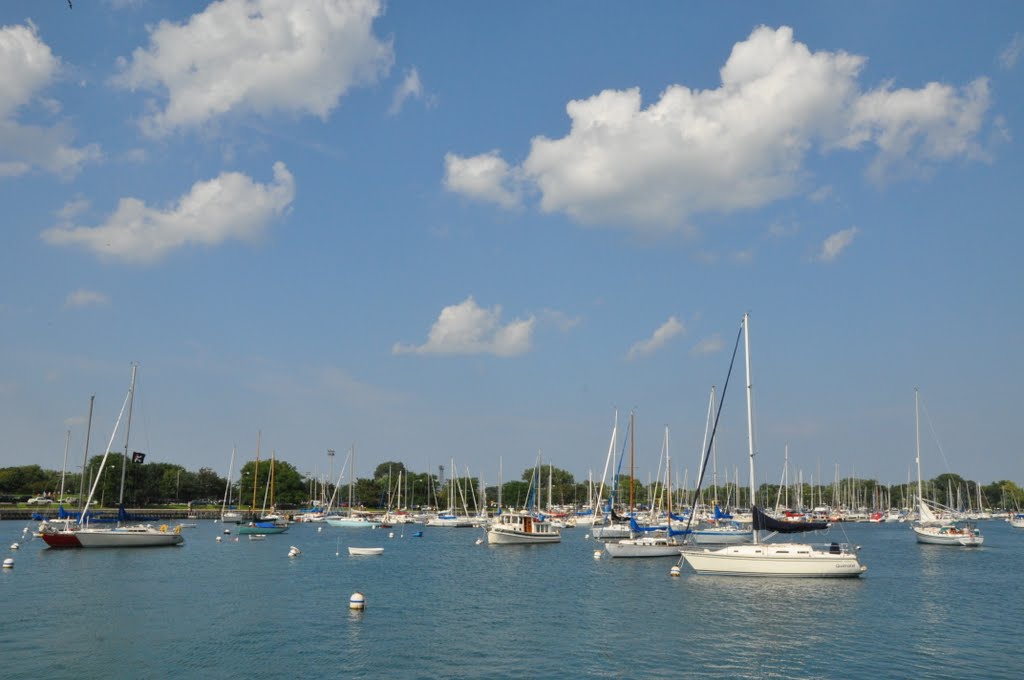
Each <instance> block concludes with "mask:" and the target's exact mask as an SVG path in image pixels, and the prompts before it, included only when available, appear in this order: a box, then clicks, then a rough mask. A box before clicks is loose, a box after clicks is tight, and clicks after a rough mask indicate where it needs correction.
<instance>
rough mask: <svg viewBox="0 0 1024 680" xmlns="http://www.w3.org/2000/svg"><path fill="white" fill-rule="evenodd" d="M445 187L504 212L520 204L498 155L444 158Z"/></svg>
mask: <svg viewBox="0 0 1024 680" xmlns="http://www.w3.org/2000/svg"><path fill="white" fill-rule="evenodd" d="M444 185H445V188H446V189H448V190H449V191H453V192H455V193H458V194H463V195H465V196H469V197H470V198H476V199H479V200H483V201H490V202H493V203H497V204H498V205H500V206H502V207H505V208H516V207H518V206H519V205H520V204H521V200H522V199H521V196H520V192H519V190H518V188H517V187H516V185H515V178H514V176H513V173H512V171H511V170H510V169H509V166H508V163H506V162H505V161H504V159H502V158H501V156H499V155H498V152H497V151H491V152H489V153H485V154H480V155H479V156H472V157H470V158H463V157H462V156H458V155H456V154H453V153H447V154H445V156H444Z"/></svg>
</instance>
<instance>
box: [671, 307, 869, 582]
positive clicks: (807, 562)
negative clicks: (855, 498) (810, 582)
mask: <svg viewBox="0 0 1024 680" xmlns="http://www.w3.org/2000/svg"><path fill="white" fill-rule="evenodd" d="M742 331H743V338H744V343H743V344H744V353H745V355H746V356H745V358H746V372H747V438H748V446H749V457H750V498H751V509H752V513H753V517H754V522H753V528H754V534H753V542H752V543H749V544H744V545H728V546H725V547H721V548H716V549H710V548H704V549H684V551H683V553H682V559H683V560H684V561H686V563H687V564H689V565H690V567H691V568H693V570H694V571H696V572H697V573H698V574H716V575H723V576H774V577H793V578H836V577H853V576H860V575H861V574H863V573H864V572H865V571H867V567H866V566H864V565H862V564H861V563H860V559H859V558H858V555H857V552H856V550H855V549H853V548H851V547H850V546H848V545H846V544H839V543H832V544H831V545H829V546H826V547H819V546H815V545H811V544H808V543H768V542H765V541H764V540H763V539H762V537H761V536H760V531H761V530H766V531H769V532H772V533H771V534H769V536H768V537H766V538H770V536H772V535H774V533H795V532H799V531H806V530H810V529H817V528H824V527H825V526H826V525H824V524H812V523H799V522H779V521H777V520H774V519H772V518H771V517H768V516H767V515H765V514H764V512H762V511H761V509H760V508H758V507H757V505H756V504H755V502H754V501H755V499H756V497H755V488H754V480H755V479H756V477H755V476H754V455H755V447H754V426H753V401H752V399H753V394H752V387H751V385H752V383H751V378H750V316H749V315H748V314H744V315H743V326H742ZM737 340H738V338H737Z"/></svg>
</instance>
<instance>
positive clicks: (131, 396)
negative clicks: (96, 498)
mask: <svg viewBox="0 0 1024 680" xmlns="http://www.w3.org/2000/svg"><path fill="white" fill-rule="evenodd" d="M138 368H139V365H138V364H137V363H132V384H131V387H129V388H128V421H127V423H126V424H125V426H124V454H123V455H122V456H121V493H120V495H119V496H118V498H117V507H119V508H120V507H122V506H123V505H124V478H125V476H126V475H127V474H128V436H129V435H130V434H131V430H132V404H133V403H134V401H135V372H136V371H137V370H138Z"/></svg>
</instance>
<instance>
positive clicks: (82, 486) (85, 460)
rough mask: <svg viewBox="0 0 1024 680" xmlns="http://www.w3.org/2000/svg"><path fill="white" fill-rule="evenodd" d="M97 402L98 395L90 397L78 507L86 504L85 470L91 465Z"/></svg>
mask: <svg viewBox="0 0 1024 680" xmlns="http://www.w3.org/2000/svg"><path fill="white" fill-rule="evenodd" d="M95 401H96V395H95V394H94V395H92V396H91V397H89V420H88V421H87V422H88V424H87V425H86V426H85V453H84V454H83V458H82V479H81V480H80V482H79V485H78V503H77V505H78V507H82V504H83V503H85V468H86V466H87V465H88V464H89V436H90V435H91V434H92V405H93V402H95Z"/></svg>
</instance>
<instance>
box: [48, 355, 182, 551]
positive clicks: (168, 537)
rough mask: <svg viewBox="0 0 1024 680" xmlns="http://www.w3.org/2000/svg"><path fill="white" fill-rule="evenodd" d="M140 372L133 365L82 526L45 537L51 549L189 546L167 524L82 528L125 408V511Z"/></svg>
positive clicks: (177, 531) (86, 507) (121, 503)
mask: <svg viewBox="0 0 1024 680" xmlns="http://www.w3.org/2000/svg"><path fill="white" fill-rule="evenodd" d="M137 369H138V364H132V382H131V386H130V387H129V388H128V395H127V396H126V397H125V401H124V404H122V406H121V413H120V414H119V415H118V417H117V422H116V423H115V424H114V431H113V432H112V433H111V435H110V442H109V443H108V444H107V448H106V450H105V453H104V454H103V459H102V461H100V467H99V470H98V471H97V473H96V481H95V482H93V486H92V489H91V490H90V492H89V498H88V500H87V501H86V503H85V506H84V507H83V508H82V512H81V515H80V518H79V523H78V525H77V526H75V527H69V528H67V529H64V530H62V531H58V532H56V533H55V534H54V535H52V536H51V537H48V536H46V535H44V536H43V540H44V541H46V543H47V545H51V546H53V547H82V548H142V547H156V546H168V545H181V544H182V543H184V542H185V537H184V536H182V535H181V533H180V531H181V530H180V528H178V529H174V530H171V529H169V527H168V526H167V525H166V524H164V525H161V526H160V527H159V528H158V527H154V526H152V525H150V524H135V525H122V524H118V526H116V527H109V528H108V527H103V528H96V527H91V526H88V525H86V524H82V521H83V520H82V519H81V518H83V517H88V511H89V506H90V505H91V504H92V500H93V497H94V496H95V493H96V487H97V486H99V483H100V479H101V478H102V473H103V467H104V465H106V462H107V458H108V457H109V456H110V447H111V445H112V444H113V442H114V438H115V437H116V436H117V429H118V427H119V426H120V424H121V417H122V416H123V415H124V411H125V408H127V409H128V420H127V424H126V425H125V435H124V454H123V456H122V462H121V465H122V469H121V493H120V500H119V502H118V507H119V508H120V509H121V510H123V508H124V482H125V475H126V474H127V466H128V438H129V436H130V434H131V421H132V402H133V399H134V395H135V375H136V371H137ZM75 540H77V543H78V545H77V546H75V545H74V541H75ZM51 541H52V542H51Z"/></svg>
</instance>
